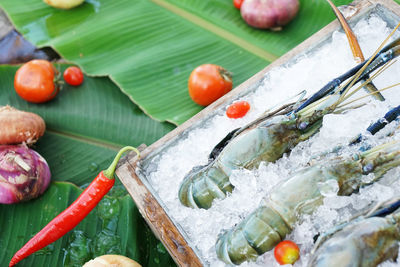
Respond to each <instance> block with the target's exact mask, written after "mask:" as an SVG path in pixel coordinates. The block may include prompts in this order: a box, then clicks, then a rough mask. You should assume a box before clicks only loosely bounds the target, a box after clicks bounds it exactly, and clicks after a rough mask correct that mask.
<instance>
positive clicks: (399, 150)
mask: <svg viewBox="0 0 400 267" xmlns="http://www.w3.org/2000/svg"><path fill="white" fill-rule="evenodd" d="M399 165H400V141H396V142H392V143H387V144H383V145H380V146H377V147H375V148H372V149H370V150H368V151H366V152H363V153H360V154H356V155H355V156H353V157H351V158H347V159H343V158H340V157H339V158H336V159H335V160H331V161H330V162H328V163H327V162H322V163H320V164H318V165H314V166H311V167H308V168H305V169H303V170H301V171H299V172H296V173H294V174H293V175H292V176H291V177H290V178H289V179H287V180H286V181H284V182H283V183H281V184H278V185H277V186H276V187H275V188H273V189H272V190H271V194H270V195H269V196H268V197H266V198H265V199H264V200H263V202H262V204H261V205H260V207H259V208H257V209H256V210H255V211H254V212H252V213H251V214H250V215H249V216H247V217H246V219H244V220H243V221H242V222H241V223H240V224H238V225H237V226H236V227H235V228H233V229H231V230H229V231H227V232H225V233H224V234H222V235H220V236H219V237H218V240H217V243H216V251H217V255H218V257H219V258H220V259H221V260H223V261H224V262H226V263H228V264H240V263H242V262H244V261H247V260H254V259H256V258H257V257H258V256H259V255H261V254H263V253H265V252H267V251H269V250H271V249H273V248H274V246H275V245H276V244H278V243H279V242H280V241H282V240H283V239H284V238H285V236H286V235H287V234H289V233H291V231H292V229H293V227H294V226H295V224H296V223H297V222H298V221H299V219H300V218H301V216H302V215H304V214H310V213H312V212H313V211H315V210H316V209H317V208H318V207H319V206H320V205H322V204H323V198H324V196H323V194H322V193H321V191H320V190H321V186H324V185H325V184H329V183H332V182H333V183H337V186H338V189H339V190H338V195H341V196H345V195H350V194H351V193H353V192H355V191H357V190H358V189H359V188H360V187H362V186H364V185H365V183H364V182H363V179H362V176H363V175H367V174H374V176H373V181H372V182H375V181H376V180H378V179H379V178H380V177H381V176H382V175H383V174H385V173H386V172H387V171H388V170H390V169H392V168H393V167H396V166H399Z"/></svg>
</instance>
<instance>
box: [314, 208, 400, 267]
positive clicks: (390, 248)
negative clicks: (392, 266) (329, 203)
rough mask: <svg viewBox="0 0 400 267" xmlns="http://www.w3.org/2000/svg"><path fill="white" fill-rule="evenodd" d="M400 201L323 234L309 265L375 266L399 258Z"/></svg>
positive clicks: (327, 266)
mask: <svg viewBox="0 0 400 267" xmlns="http://www.w3.org/2000/svg"><path fill="white" fill-rule="evenodd" d="M399 204H400V202H399V201H396V202H395V203H394V204H390V205H389V207H384V208H382V209H380V210H379V211H377V212H375V214H373V215H371V216H368V217H366V218H364V217H362V218H357V219H356V220H354V221H352V222H350V223H347V224H344V225H340V226H339V227H338V228H337V229H334V231H333V233H332V234H328V235H327V236H325V235H324V236H321V237H320V238H319V239H318V241H317V244H316V246H315V248H314V250H313V252H312V255H311V259H310V261H309V264H308V266H309V267H336V266H343V267H356V266H362V267H375V266H377V265H378V264H380V263H382V262H384V261H386V260H396V259H397V257H398V252H399V241H400V210H399V209H398V208H399ZM393 208H394V212H393ZM391 212H392V213H391ZM321 240H322V241H321Z"/></svg>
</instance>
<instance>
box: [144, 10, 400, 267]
mask: <svg viewBox="0 0 400 267" xmlns="http://www.w3.org/2000/svg"><path fill="white" fill-rule="evenodd" d="M354 31H355V33H356V35H357V37H358V39H359V41H360V45H361V48H362V50H363V51H364V54H365V57H366V58H367V57H369V56H370V55H372V53H373V52H374V51H375V49H376V48H377V47H378V46H379V45H380V43H381V42H382V41H383V40H384V39H385V38H386V37H387V35H388V34H389V33H390V31H391V29H389V28H388V27H387V25H386V23H385V22H384V21H383V20H382V19H381V18H379V17H377V16H375V15H372V16H370V17H369V18H367V19H365V20H362V21H360V22H359V23H357V25H356V26H355V27H354ZM355 64H356V63H355V62H354V60H353V57H352V55H351V52H350V49H349V45H348V43H347V39H346V36H345V35H344V33H343V32H341V31H340V32H339V31H337V32H334V33H333V35H332V40H331V42H329V43H327V44H325V45H323V46H321V47H319V48H318V49H314V50H313V51H312V53H308V54H302V55H300V56H298V57H297V58H296V60H295V61H292V62H291V63H290V64H287V65H285V66H281V67H277V68H274V69H272V70H271V71H269V72H268V74H266V76H265V78H264V81H263V83H262V85H261V86H259V87H258V88H257V89H256V90H255V91H254V92H252V93H251V94H248V95H245V96H244V97H243V100H247V101H248V102H250V104H251V110H250V112H249V113H248V115H246V116H245V117H244V118H242V119H237V120H232V119H229V118H227V117H226V116H225V115H224V112H225V109H224V108H221V109H220V110H218V111H217V114H216V115H215V116H212V117H211V118H210V119H208V120H207V121H206V122H205V123H204V124H202V125H201V127H197V128H194V129H192V130H190V131H189V132H188V133H187V135H186V136H185V138H182V139H181V140H180V141H179V142H178V143H177V144H176V145H174V146H171V147H169V148H168V149H167V151H164V152H163V153H162V154H160V155H159V156H157V157H155V158H154V159H153V162H152V163H151V164H150V165H149V166H148V168H147V176H148V178H149V181H150V183H151V185H152V186H153V188H154V189H155V190H156V192H157V193H158V195H159V197H160V198H161V200H162V201H163V203H164V204H165V205H166V209H167V212H168V214H169V215H170V216H171V217H172V218H173V220H174V221H175V222H177V223H178V224H179V225H180V226H181V227H182V229H184V231H185V232H186V233H187V235H188V237H189V242H190V245H191V246H195V247H196V248H197V249H198V251H199V252H200V253H201V255H202V258H203V259H205V260H206V262H207V263H208V264H209V265H210V266H224V265H225V264H224V263H222V262H221V261H219V260H218V259H217V256H216V253H215V250H214V245H215V241H216V239H217V236H218V234H220V233H221V232H223V231H224V230H228V229H230V228H232V227H233V226H234V225H235V224H237V223H239V222H240V221H241V220H242V219H243V218H245V217H246V215H248V214H249V213H251V211H252V210H254V209H255V208H256V207H257V206H258V205H259V203H260V201H261V199H262V198H263V197H264V196H266V195H267V194H268V192H269V191H270V190H271V188H273V186H274V185H276V184H277V183H279V182H280V181H282V180H283V179H285V178H286V177H288V175H289V174H290V173H292V172H294V171H296V170H298V169H300V168H303V167H305V166H306V165H307V164H308V163H309V162H310V160H311V161H312V160H313V159H314V160H320V158H321V155H322V158H323V157H324V156H323V155H324V152H326V151H330V150H334V149H335V147H337V146H338V145H346V144H347V143H348V142H349V141H350V140H351V138H352V137H354V136H355V135H356V134H358V133H360V132H365V129H366V128H367V127H368V126H369V125H370V123H372V122H374V121H376V120H377V119H378V118H379V117H382V116H383V115H384V114H385V113H386V112H387V111H388V110H389V109H390V108H391V107H395V106H397V105H399V104H400V94H399V93H398V90H399V88H393V89H391V90H387V91H385V92H383V93H382V94H383V95H384V97H385V98H386V99H387V100H386V101H385V102H378V101H372V100H371V101H368V103H367V104H366V105H364V106H363V107H361V108H358V109H354V110H349V111H348V112H346V113H345V114H340V115H338V114H330V115H327V116H325V118H324V120H323V127H322V129H321V130H320V132H319V133H317V134H316V135H314V136H313V137H312V138H310V139H309V140H308V141H305V142H303V143H301V144H299V145H298V146H297V147H296V148H295V149H294V150H293V151H292V152H291V154H290V155H284V156H283V157H282V158H281V159H280V160H278V161H277V162H275V163H273V164H272V163H261V164H260V166H259V167H258V168H257V169H254V170H244V169H239V170H235V171H234V172H233V173H232V175H231V177H230V180H231V182H232V183H233V184H234V186H235V189H234V191H233V192H232V194H231V195H230V196H229V197H227V198H226V199H224V200H215V201H214V203H213V206H212V208H210V209H209V210H204V209H191V208H187V207H184V206H183V205H181V204H180V202H179V199H178V190H179V185H180V182H181V181H182V179H183V178H184V176H185V174H186V173H187V172H189V171H190V170H191V168H192V167H194V166H197V165H203V164H206V163H207V158H208V154H209V153H210V152H211V150H212V148H213V147H214V146H215V145H216V144H217V143H218V142H219V141H220V140H221V139H222V138H223V137H224V136H225V135H226V134H227V133H228V132H230V131H231V130H233V129H235V128H238V127H240V126H243V125H245V124H246V123H248V122H250V121H252V120H254V119H255V118H257V117H259V116H260V115H261V114H262V113H263V112H265V110H266V109H268V108H271V107H273V106H275V105H281V104H282V103H283V102H284V101H285V100H286V99H287V98H289V97H291V96H294V95H296V94H298V93H299V92H300V91H302V90H307V92H308V95H310V94H312V93H313V92H316V91H317V90H318V89H319V88H321V87H322V86H323V85H324V84H326V83H327V82H328V81H330V80H331V79H332V78H335V77H336V76H338V75H340V74H342V73H344V72H345V71H347V70H348V69H350V68H351V67H353V66H354V65H355ZM398 73H400V64H398V63H395V64H394V65H393V66H392V67H390V69H388V70H386V71H385V73H383V74H382V75H381V76H379V77H377V78H376V79H375V81H374V83H375V85H376V86H377V87H378V88H384V87H386V86H389V85H392V84H395V83H398V82H400V80H399V75H398ZM364 94H365V92H364V91H360V92H359V93H357V94H356V95H357V96H361V95H364ZM391 127H392V128H394V127H397V126H389V127H387V128H388V129H389V130H387V129H385V130H384V131H382V132H383V133H380V134H377V136H374V137H370V138H369V139H370V142H371V143H372V144H374V142H377V141H375V139H377V138H378V137H382V136H383V135H384V134H385V131H390V130H393V129H391ZM347 150H350V149H347ZM347 150H346V149H344V152H342V153H346V151H347ZM347 152H349V153H351V151H347ZM325 156H326V155H325ZM399 174H400V171H399V169H398V168H397V169H396V170H394V171H391V172H389V173H388V174H387V175H386V176H385V177H384V179H383V180H381V181H380V182H377V183H375V184H374V185H372V186H367V187H365V188H362V189H361V190H360V192H359V193H357V194H353V195H351V196H337V195H336V192H337V190H338V188H337V184H334V183H326V184H321V185H320V186H321V190H323V192H324V195H325V196H326V198H325V200H324V205H323V206H321V207H320V208H318V210H317V211H316V212H315V213H314V214H312V215H310V216H304V218H302V221H301V223H299V225H298V226H297V227H296V228H295V229H294V231H293V232H292V233H291V235H290V236H288V237H287V238H288V239H292V240H294V241H295V242H296V243H297V244H299V245H300V250H301V259H300V260H299V261H298V262H296V263H295V265H294V266H295V267H300V266H306V264H307V259H308V254H309V252H310V250H311V249H312V245H313V237H314V235H315V234H316V233H318V232H320V231H325V230H327V229H329V228H330V227H332V226H334V225H335V224H337V223H339V222H341V221H344V220H347V219H349V218H350V217H351V216H352V215H354V212H355V211H358V210H361V209H363V208H365V207H367V206H368V205H370V204H372V203H375V202H380V201H384V200H387V199H390V198H391V197H393V196H394V195H395V192H396V191H397V192H399V190H400V182H397V181H396V180H395V179H393V178H392V179H391V177H399ZM372 178H373V177H371V176H365V177H364V178H363V179H365V182H368V180H370V179H372ZM282 194H284V192H282ZM241 266H242V267H243V266H279V265H278V264H277V263H276V262H275V260H274V257H273V252H272V251H270V252H267V253H265V254H264V255H262V256H260V257H259V258H258V259H257V261H256V262H250V263H243V264H242V265H241ZM382 266H393V265H392V263H384V264H382Z"/></svg>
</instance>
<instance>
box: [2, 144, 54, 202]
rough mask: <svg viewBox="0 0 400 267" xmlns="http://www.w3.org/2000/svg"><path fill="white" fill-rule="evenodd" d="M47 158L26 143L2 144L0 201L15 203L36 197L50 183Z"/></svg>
mask: <svg viewBox="0 0 400 267" xmlns="http://www.w3.org/2000/svg"><path fill="white" fill-rule="evenodd" d="M50 178H51V174H50V169H49V166H48V164H47V162H46V160H45V159H44V158H43V157H42V156H40V155H39V153H37V152H36V151H34V150H32V149H29V148H28V147H27V146H25V145H2V146H0V203H2V204H13V203H18V202H21V201H27V200H30V199H33V198H36V197H38V196H40V195H41V194H43V193H44V191H45V190H46V189H47V187H48V186H49V184H50Z"/></svg>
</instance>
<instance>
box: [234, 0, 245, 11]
mask: <svg viewBox="0 0 400 267" xmlns="http://www.w3.org/2000/svg"><path fill="white" fill-rule="evenodd" d="M243 1H244V0H233V5H234V6H235V7H236V8H237V9H240V7H241V6H242V4H243Z"/></svg>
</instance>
